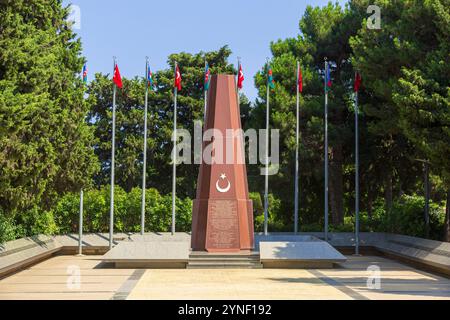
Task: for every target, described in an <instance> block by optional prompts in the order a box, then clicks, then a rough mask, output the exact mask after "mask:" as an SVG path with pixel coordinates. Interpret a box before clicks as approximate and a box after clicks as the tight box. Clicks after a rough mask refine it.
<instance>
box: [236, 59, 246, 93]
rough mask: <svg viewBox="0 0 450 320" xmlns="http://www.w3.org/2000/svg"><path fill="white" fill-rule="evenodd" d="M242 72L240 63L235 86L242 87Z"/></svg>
mask: <svg viewBox="0 0 450 320" xmlns="http://www.w3.org/2000/svg"><path fill="white" fill-rule="evenodd" d="M244 80H245V78H244V72H242V65H239V73H238V83H237V86H238V88H239V89H242V83H243V82H244Z"/></svg>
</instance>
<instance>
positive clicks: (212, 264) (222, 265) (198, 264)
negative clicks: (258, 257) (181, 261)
mask: <svg viewBox="0 0 450 320" xmlns="http://www.w3.org/2000/svg"><path fill="white" fill-rule="evenodd" d="M187 268H188V269H260V268H262V264H261V263H260V262H259V261H258V262H253V261H252V262H242V261H234V262H232V261H226V262H220V261H206V262H205V261H195V262H192V261H189V263H188V265H187Z"/></svg>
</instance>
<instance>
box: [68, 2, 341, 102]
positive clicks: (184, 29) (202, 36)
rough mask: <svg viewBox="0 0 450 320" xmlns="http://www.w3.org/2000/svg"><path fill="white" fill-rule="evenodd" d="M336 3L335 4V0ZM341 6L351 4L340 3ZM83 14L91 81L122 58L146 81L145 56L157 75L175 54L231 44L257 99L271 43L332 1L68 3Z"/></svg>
mask: <svg viewBox="0 0 450 320" xmlns="http://www.w3.org/2000/svg"><path fill="white" fill-rule="evenodd" d="M333 2H334V1H333ZM339 2H340V3H341V4H343V3H345V2H346V1H345V0H339ZM64 3H65V4H74V5H77V6H78V7H79V8H80V10H81V29H80V30H75V31H76V32H77V34H79V35H80V36H81V38H82V41H83V54H84V55H85V56H86V57H87V59H88V69H89V77H90V79H92V77H93V75H94V74H95V73H96V72H103V73H111V69H112V57H113V56H114V55H115V56H116V57H117V58H118V61H119V66H120V69H121V73H122V74H123V75H124V76H125V77H134V76H140V75H142V74H143V73H144V71H143V70H145V56H149V57H150V63H151V67H152V70H155V71H156V70H159V69H164V68H167V57H168V56H169V54H171V53H176V52H181V51H185V52H190V53H197V52H199V51H212V50H217V49H218V48H220V47H221V46H223V45H228V46H229V47H230V49H231V50H232V51H233V55H232V56H231V61H230V62H231V63H236V59H237V57H238V56H240V57H241V58H242V65H243V68H244V74H245V78H246V81H245V82H244V93H245V94H246V95H247V96H248V97H249V98H250V99H251V100H253V99H254V98H255V97H256V95H257V91H256V89H255V87H254V80H253V77H254V75H255V74H256V72H257V71H258V70H259V68H261V66H262V65H263V64H264V62H265V60H266V57H270V48H269V45H270V42H271V41H275V40H277V39H280V38H281V39H284V38H287V37H294V36H296V35H297V34H298V32H299V31H298V22H299V20H300V17H301V16H302V14H303V12H304V11H305V8H306V6H307V5H313V6H322V5H325V4H326V3H328V0H278V1H277V0H225V1H217V0H216V1H214V0H209V1H206V0H160V1H152V0H129V1H121V0H71V1H68V0H64Z"/></svg>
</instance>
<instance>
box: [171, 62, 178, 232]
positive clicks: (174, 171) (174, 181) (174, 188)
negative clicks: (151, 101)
mask: <svg viewBox="0 0 450 320" xmlns="http://www.w3.org/2000/svg"><path fill="white" fill-rule="evenodd" d="M176 76H177V62H176V61H175V77H176ZM173 94H174V104H173V159H172V161H173V167H172V235H174V234H175V204H176V203H175V200H176V191H177V150H176V148H177V95H178V88H177V87H176V86H175V88H174V89H173Z"/></svg>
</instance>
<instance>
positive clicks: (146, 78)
mask: <svg viewBox="0 0 450 320" xmlns="http://www.w3.org/2000/svg"><path fill="white" fill-rule="evenodd" d="M145 60H146V61H145V106H144V159H143V161H144V163H143V166H142V167H143V168H142V203H141V235H144V232H145V191H146V181H145V180H146V175H147V117H148V115H147V113H148V86H149V83H148V65H149V64H148V57H146V59H145Z"/></svg>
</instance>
